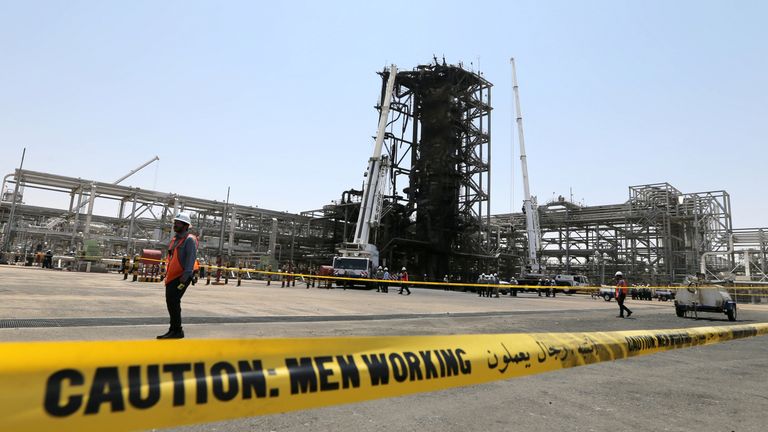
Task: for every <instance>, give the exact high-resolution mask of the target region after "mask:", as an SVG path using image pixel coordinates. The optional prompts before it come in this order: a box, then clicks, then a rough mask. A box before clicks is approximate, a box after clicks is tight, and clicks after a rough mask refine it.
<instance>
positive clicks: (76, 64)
mask: <svg viewBox="0 0 768 432" xmlns="http://www.w3.org/2000/svg"><path fill="white" fill-rule="evenodd" d="M767 5H768V3H766V2H760V1H740V2H711V1H674V2H670V1H635V2H628V1H625V2H623V1H581V2H572V1H564V2H537V1H522V2H521V1H510V2H501V1H500V2H471V3H470V2H456V1H419V2H416V1H412V0H411V1H390V2H376V3H373V2H309V1H308V2H281V3H280V4H272V3H266V2H265V3H259V2H252V1H249V2H236V1H227V2H213V1H211V2H190V1H184V2H181V1H163V2H149V1H130V2H96V1H93V2H76V1H66V2H64V1H26V2H19V1H5V0H0V175H5V174H6V173H10V172H12V170H13V169H14V167H15V166H17V165H18V162H19V158H20V155H21V150H22V148H23V147H26V148H27V160H26V162H25V167H26V168H29V169H32V170H39V171H47V172H52V173H57V174H62V175H69V176H75V177H82V178H88V179H95V180H100V181H114V180H116V179H117V178H118V177H120V176H121V175H122V174H124V173H127V172H128V171H129V170H131V169H133V168H134V167H136V166H137V165H139V164H141V163H142V162H144V161H145V160H147V159H149V158H151V157H152V156H154V155H155V154H157V155H159V156H160V159H161V161H160V163H159V165H157V166H156V167H151V168H148V169H146V170H144V171H142V172H141V173H139V174H137V175H136V176H134V177H133V178H131V179H130V180H128V181H127V182H126V183H125V184H129V185H132V186H138V187H142V188H154V189H157V190H160V191H164V192H176V193H180V194H185V195H193V196H200V197H205V198H211V199H220V200H223V199H224V198H225V197H226V190H227V186H231V187H232V198H231V199H232V201H234V202H237V203H239V204H245V205H254V206H259V207H263V208H268V209H273V210H287V211H301V210H309V209H314V208H320V207H322V206H323V205H324V204H327V203H329V202H330V201H331V200H333V199H337V198H339V197H340V195H341V192H342V191H343V190H346V189H348V188H350V187H359V185H360V184H361V182H362V179H363V177H362V173H363V172H364V170H365V168H366V164H367V159H368V157H369V156H370V153H371V151H372V148H373V142H372V139H371V136H372V135H374V134H375V130H376V126H377V113H376V111H375V110H374V109H373V105H374V104H375V103H376V99H377V97H378V95H379V90H380V85H381V83H380V78H379V77H378V75H376V73H375V72H377V71H378V70H380V69H381V68H383V67H384V66H385V65H386V64H388V63H395V64H397V65H398V66H399V67H400V68H401V69H411V68H413V67H415V66H416V65H418V64H421V63H425V62H429V61H430V60H431V59H432V55H433V54H435V55H437V56H438V57H442V56H443V55H444V56H445V57H446V60H447V61H448V62H450V63H458V62H460V61H461V62H463V63H464V64H465V65H467V66H468V65H469V64H470V63H472V67H475V68H476V67H477V64H478V63H479V66H480V69H481V70H482V71H483V73H484V75H485V77H486V78H487V79H488V80H490V81H491V82H492V83H494V88H493V90H492V102H493V106H494V111H493V129H492V146H493V153H492V154H493V160H492V190H491V194H492V197H491V200H492V211H493V212H494V213H500V212H508V211H510V209H514V210H515V211H518V210H519V208H520V206H521V202H522V184H521V180H520V168H519V162H518V160H517V159H514V160H513V154H512V153H511V146H512V145H513V140H512V137H511V133H512V132H513V129H512V120H513V117H512V111H511V109H512V94H511V79H510V68H509V57H510V56H514V57H515V58H516V61H517V67H518V78H519V82H520V91H521V102H522V109H523V115H524V122H525V132H526V137H525V138H526V146H527V150H528V161H529V172H530V177H531V189H532V193H534V194H536V195H538V197H539V201H540V202H546V201H547V200H549V199H551V198H552V197H553V194H554V195H564V196H568V194H569V191H570V190H571V189H572V190H573V197H574V199H575V200H576V201H579V202H582V201H583V202H584V203H585V204H588V205H597V204H609V203H618V202H623V201H625V200H626V199H627V197H628V190H627V187H628V186H629V185H635V184H646V183H656V182H664V181H666V182H669V183H671V184H672V185H674V186H675V187H677V188H678V189H680V190H682V191H683V192H699V191H708V190H719V189H725V190H727V191H728V192H729V193H730V194H731V200H732V206H733V214H734V225H735V226H736V227H752V226H768V216H767V215H766V212H765V210H766V208H768V206H766V205H765V203H764V192H765V185H766V183H768V175H767V174H766V171H765V162H766V156H767V155H768V151H767V150H765V145H766V141H768V120H766V119H768V104H766V101H768V79H767V78H766V77H768V43H767V42H768V26H766V25H765V22H766V18H768V6H767ZM514 145H515V146H517V142H516V139H515V141H514ZM517 156H518V151H517V149H515V152H514V157H517ZM513 185H514V187H513ZM27 200H28V201H30V202H32V201H34V200H37V201H38V202H37V203H41V202H50V203H52V204H56V203H60V201H57V202H56V203H54V202H53V200H54V199H53V198H52V197H50V196H48V195H45V194H44V193H41V194H38V195H33V194H32V193H29V194H28V199H27ZM33 203H34V202H33ZM62 205H63V204H62Z"/></svg>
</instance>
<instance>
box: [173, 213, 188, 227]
mask: <svg viewBox="0 0 768 432" xmlns="http://www.w3.org/2000/svg"><path fill="white" fill-rule="evenodd" d="M173 220H174V221H179V222H184V223H185V224H187V225H192V219H190V218H189V215H188V214H186V213H183V212H182V213H179V214H177V215H176V217H175V218H173Z"/></svg>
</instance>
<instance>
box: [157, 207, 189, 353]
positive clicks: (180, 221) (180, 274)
mask: <svg viewBox="0 0 768 432" xmlns="http://www.w3.org/2000/svg"><path fill="white" fill-rule="evenodd" d="M190 225H192V221H191V220H190V218H189V215H188V214H186V213H179V214H178V215H176V217H175V218H173V231H174V232H175V233H176V235H175V236H173V237H172V238H171V243H170V244H169V245H168V270H167V273H166V275H165V304H166V306H167V307H168V315H170V318H171V327H170V328H169V329H168V332H167V333H165V334H164V335H160V336H158V337H157V338H158V339H182V338H183V337H184V330H182V328H181V298H182V297H183V296H184V293H185V292H186V291H187V287H188V286H189V284H190V283H191V282H192V273H193V272H194V268H195V259H196V258H197V239H196V238H195V236H193V235H191V234H190V233H189V227H190Z"/></svg>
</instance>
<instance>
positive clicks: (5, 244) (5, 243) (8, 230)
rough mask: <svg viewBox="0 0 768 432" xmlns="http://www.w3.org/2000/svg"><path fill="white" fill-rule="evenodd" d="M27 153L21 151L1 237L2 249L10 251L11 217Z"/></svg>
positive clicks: (14, 209)
mask: <svg viewBox="0 0 768 432" xmlns="http://www.w3.org/2000/svg"><path fill="white" fill-rule="evenodd" d="M26 154H27V148H26V147H24V150H23V151H22V152H21V163H20V164H19V170H18V171H16V173H17V177H16V179H15V180H16V185H15V186H14V187H13V198H12V200H13V202H11V212H10V213H9V214H8V226H7V227H6V229H5V238H4V239H3V251H5V252H10V251H9V250H8V246H9V245H10V243H11V231H12V230H13V217H14V214H15V213H16V200H17V199H18V196H19V184H20V183H21V170H22V169H23V168H24V156H26Z"/></svg>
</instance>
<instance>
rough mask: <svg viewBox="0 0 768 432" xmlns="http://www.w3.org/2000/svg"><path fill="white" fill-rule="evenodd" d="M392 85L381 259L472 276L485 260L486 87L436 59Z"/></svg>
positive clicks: (432, 271)
mask: <svg viewBox="0 0 768 432" xmlns="http://www.w3.org/2000/svg"><path fill="white" fill-rule="evenodd" d="M380 75H381V77H382V91H385V89H384V86H385V84H386V81H387V78H388V72H387V71H383V72H381V73H380ZM395 86H396V87H395V94H394V96H393V99H392V104H391V110H392V111H393V112H394V113H395V116H394V120H392V121H391V122H390V124H389V125H388V133H387V135H386V138H385V143H384V146H385V152H386V153H387V155H388V156H389V160H390V161H391V164H392V168H391V171H390V184H391V188H390V191H389V194H388V195H387V196H385V207H384V211H383V215H384V221H387V219H388V225H387V224H383V225H385V227H384V230H383V231H382V232H380V233H379V244H380V250H381V255H382V256H383V257H388V258H389V260H390V261H398V262H403V264H406V263H407V264H408V265H409V266H411V267H412V268H413V270H414V271H415V272H417V274H419V275H421V274H424V275H427V276H428V277H436V276H440V275H443V274H448V273H453V274H461V273H467V272H471V271H473V268H474V269H476V268H477V267H479V266H480V264H479V263H478V262H479V261H482V260H485V259H487V258H488V254H489V250H488V248H487V245H488V241H487V238H488V234H489V232H488V227H489V222H490V199H489V196H490V175H491V170H490V162H491V146H490V132H491V105H490V104H491V86H492V84H491V83H490V82H488V81H487V80H485V79H484V78H483V77H482V76H481V75H480V74H479V73H475V72H471V71H467V70H465V69H464V68H463V67H462V65H458V66H456V65H447V64H445V61H443V63H442V64H440V63H438V61H437V59H435V63H434V64H429V65H421V66H418V67H416V68H415V69H414V70H411V71H400V72H398V74H397V80H396V83H395ZM378 108H379V109H381V107H378ZM387 216H389V217H388V218H387ZM406 251H407V252H406ZM478 260H479V261H478Z"/></svg>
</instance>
